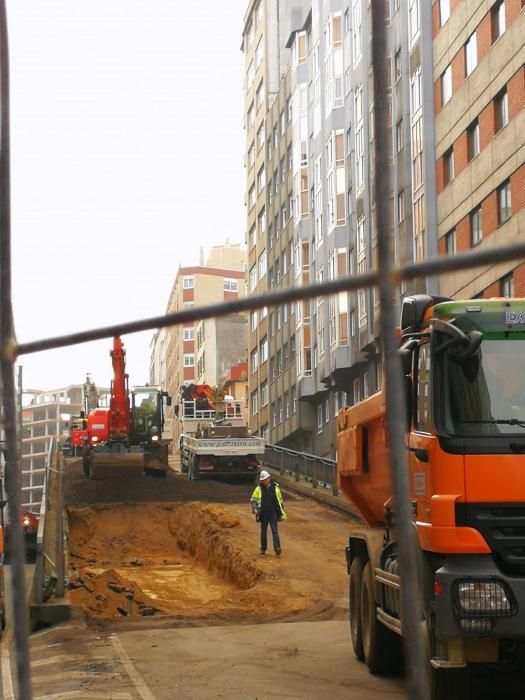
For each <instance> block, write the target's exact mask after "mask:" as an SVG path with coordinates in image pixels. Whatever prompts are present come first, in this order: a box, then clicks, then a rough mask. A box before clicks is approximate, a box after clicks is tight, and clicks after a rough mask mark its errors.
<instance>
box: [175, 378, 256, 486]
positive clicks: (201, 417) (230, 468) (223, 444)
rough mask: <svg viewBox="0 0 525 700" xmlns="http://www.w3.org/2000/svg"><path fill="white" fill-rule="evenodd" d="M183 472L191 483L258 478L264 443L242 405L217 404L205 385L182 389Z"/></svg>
mask: <svg viewBox="0 0 525 700" xmlns="http://www.w3.org/2000/svg"><path fill="white" fill-rule="evenodd" d="M177 408H178V409H179V410H178V411H177V413H178V416H179V419H180V442H179V447H180V462H181V470H182V471H183V472H185V473H187V474H188V478H189V479H192V480H193V479H200V478H202V477H204V476H218V477H226V476H242V477H250V476H255V474H257V472H258V469H259V456H260V455H263V454H264V440H263V439H262V438H260V437H254V436H252V434H251V432H250V430H249V428H248V426H247V425H246V424H245V419H244V416H243V411H242V406H241V402H240V401H236V400H235V399H233V397H228V398H227V400H225V401H221V402H218V401H216V400H215V399H214V396H213V391H212V389H211V387H209V386H208V385H206V384H200V385H195V384H191V385H187V386H184V387H182V391H181V403H180V407H177Z"/></svg>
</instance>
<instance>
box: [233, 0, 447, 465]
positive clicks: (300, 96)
mask: <svg viewBox="0 0 525 700" xmlns="http://www.w3.org/2000/svg"><path fill="white" fill-rule="evenodd" d="M259 7H260V5H257V4H255V3H251V4H250V8H251V9H252V11H253V12H256V11H257V9H258V8H259ZM250 8H249V9H250ZM416 9H417V12H415V10H416ZM262 12H265V13H266V20H265V21H264V22H262V25H263V27H264V28H268V27H272V26H273V24H274V22H272V18H271V15H270V13H271V12H272V6H271V4H269V3H267V4H266V5H263V10H262ZM280 13H281V14H280V16H279V17H280V18H282V16H283V15H284V14H286V13H287V14H288V17H289V29H290V31H289V33H288V34H287V35H286V39H285V45H284V48H281V52H282V55H281V57H280V59H279V61H278V62H277V64H278V65H279V66H280V70H281V74H280V79H279V90H278V91H277V92H276V93H275V95H273V94H272V95H268V96H267V99H268V105H267V108H266V114H265V115H264V121H265V123H266V128H265V138H266V148H265V149H262V147H261V149H260V151H259V150H258V149H256V150H255V152H254V153H255V156H256V155H257V154H258V153H260V154H261V156H260V157H261V158H262V157H263V156H264V157H265V170H266V172H264V170H263V168H262V163H259V162H257V161H256V160H255V157H252V156H251V153H252V151H251V148H252V145H251V144H252V132H251V131H250V125H252V127H253V128H254V129H255V134H257V133H258V129H260V128H261V127H259V126H258V125H259V123H260V124H261V125H262V124H263V115H261V116H260V117H259V116H257V119H259V120H260V121H255V122H254V123H253V124H252V121H251V120H250V118H249V110H250V108H251V105H252V100H251V92H250V90H251V89H252V88H251V87H250V86H251V84H252V83H251V81H250V78H249V70H250V65H251V53H250V51H249V49H248V50H246V48H245V65H246V70H247V79H246V93H245V94H246V109H247V113H246V135H247V139H246V164H247V241H248V249H249V271H250V272H249V289H250V291H252V292H256V291H263V290H265V289H271V288H274V287H280V288H283V287H288V286H299V285H305V284H309V283H312V282H322V281H325V280H329V279H335V278H337V277H340V276H345V275H347V274H355V273H357V272H359V273H361V272H366V271H368V270H370V269H372V268H373V266H374V264H375V259H376V255H377V251H376V248H377V236H378V232H377V230H376V227H375V212H374V203H373V196H372V193H373V177H374V160H373V155H372V154H373V149H374V134H373V94H372V68H371V56H370V45H369V44H370V42H369V41H368V40H367V37H369V35H370V14H369V3H368V2H366V1H365V0H346V1H345V0H340V1H337V0H332V2H330V3H324V2H319V1H318V0H315V1H314V2H308V3H294V2H289V3H286V2H284V3H281V5H280ZM427 15H428V16H427ZM263 16H264V15H263ZM253 17H254V16H253V15H250V14H249V13H248V15H247V18H246V24H245V33H244V36H243V47H246V45H247V43H248V44H249V42H247V33H248V32H249V31H250V28H251V24H250V20H252V21H253ZM385 23H386V25H387V36H388V42H389V52H390V55H389V62H388V69H389V70H388V74H389V76H390V85H389V92H388V95H387V99H388V102H389V106H390V110H389V113H390V115H391V118H390V123H389V127H390V129H389V131H390V134H391V140H392V147H391V152H390V155H391V157H390V166H389V167H390V169H391V173H390V175H391V181H392V192H391V196H390V210H391V226H390V228H389V230H388V231H385V232H382V235H387V236H389V237H390V238H391V239H392V246H393V249H394V250H395V255H396V259H397V261H398V262H407V261H409V260H413V259H414V257H416V258H418V259H422V258H424V257H426V256H428V255H432V254H435V253H436V252H437V236H436V218H437V215H436V206H435V197H433V196H432V192H433V191H434V188H435V158H434V148H433V126H432V118H433V115H434V108H433V90H432V81H431V80H429V77H428V76H430V75H432V50H431V40H432V33H431V8H430V6H428V8H426V9H425V8H422V11H421V13H420V12H419V3H418V2H416V1H415V0H414V1H412V0H410V1H409V2H408V3H393V4H391V3H390V2H386V1H385ZM279 26H282V24H279ZM425 32H426V44H425V41H424V40H423V35H424V33H425ZM280 36H282V32H281V33H280ZM427 46H429V47H430V48H426V47H427ZM394 54H395V59H394ZM261 134H262V130H261ZM261 138H262V137H261ZM394 142H395V147H394ZM255 143H256V144H257V139H255ZM424 143H425V144H428V145H429V148H427V149H424V148H423V144H424ZM413 173H416V175H415V176H414V177H413ZM260 184H263V185H264V188H263V187H259V185H260ZM428 193H430V195H429V194H428ZM261 211H264V217H263V219H262V222H261V219H260V218H259V213H260V212H261ZM260 222H261V224H262V225H259V223H260ZM263 226H265V227H266V232H264V227H263ZM261 260H262V261H263V263H264V264H263V265H262V266H261V265H260V261H261ZM261 267H262V270H263V271H264V274H262V275H261ZM421 288H434V290H435V291H437V283H436V281H435V280H427V281H423V282H421V283H419V284H418V285H404V286H403V287H402V288H401V289H400V290H399V294H400V295H403V294H406V293H409V292H412V291H414V290H417V289H421ZM378 301H379V300H378V298H377V295H376V294H375V291H374V290H362V291H360V292H358V293H352V294H346V293H341V294H339V295H337V296H334V297H331V298H328V299H323V298H319V299H316V300H315V301H313V302H312V301H305V302H302V303H299V304H294V305H291V306H290V305H288V306H284V307H282V308H280V309H270V310H269V312H268V313H266V312H265V311H263V313H262V314H259V317H258V316H257V314H255V313H254V314H252V316H251V320H250V340H249V350H250V363H249V375H250V379H249V381H250V396H251V408H252V427H253V429H254V431H256V432H258V433H259V434H261V435H264V436H265V437H266V438H267V439H268V440H269V441H270V442H273V443H280V444H285V445H287V446H289V447H293V448H295V449H299V450H305V451H309V452H312V453H315V454H318V455H321V456H330V457H334V456H335V421H334V420H333V418H334V416H335V415H336V413H337V411H338V410H339V408H340V407H341V406H343V405H346V404H347V403H353V402H354V401H356V400H359V399H362V398H364V397H366V396H368V395H369V394H370V393H372V392H373V391H375V390H376V389H377V388H378V387H379V386H380V383H381V356H380V352H381V351H380V344H379V338H378V334H379V329H378ZM261 316H262V318H261ZM267 347H268V348H269V354H268V361H269V364H268V366H267V367H264V366H263V364H264V362H263V360H262V358H265V357H266V353H267V351H266V348H267Z"/></svg>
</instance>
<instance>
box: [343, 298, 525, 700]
mask: <svg viewBox="0 0 525 700" xmlns="http://www.w3.org/2000/svg"><path fill="white" fill-rule="evenodd" d="M524 350H525V301H524V300H522V299H507V298H505V299H473V300H465V301H453V300H450V299H443V298H435V297H431V296H429V295H416V296H413V297H408V298H407V299H405V300H404V304H403V309H402V315H401V329H400V351H399V352H400V355H401V364H402V370H403V374H404V378H405V395H404V396H400V397H392V396H388V397H386V395H385V394H384V392H383V391H381V392H379V393H378V394H376V395H374V396H372V397H370V398H368V399H366V400H364V401H362V402H359V403H358V404H356V405H355V406H352V407H350V408H347V409H342V411H341V412H340V413H339V415H338V428H337V450H338V478H339V484H340V487H341V490H342V491H343V493H344V494H345V495H346V496H347V497H348V498H349V500H351V501H352V503H353V504H354V505H355V507H356V508H357V510H358V511H359V513H360V514H361V516H362V518H363V521H364V523H365V524H366V525H365V527H363V528H362V529H361V530H359V531H357V532H355V533H353V535H352V537H350V540H349V546H348V549H347V564H348V571H349V574H350V618H351V619H350V622H351V625H350V628H351V632H352V643H353V646H354V651H355V653H356V655H357V656H358V657H359V658H364V660H365V661H366V662H367V663H368V665H369V667H370V669H371V670H372V672H377V673H379V672H382V671H384V670H385V669H386V668H387V667H388V660H390V661H392V660H393V659H394V658H395V656H396V655H395V653H394V650H395V648H396V644H395V635H399V636H402V634H403V629H402V619H401V614H400V593H399V592H400V587H401V586H402V579H401V576H400V570H399V561H398V555H397V543H396V527H395V520H396V514H395V508H394V505H393V502H392V484H391V475H390V461H389V454H388V452H389V447H388V442H387V439H386V431H385V401H386V400H389V401H395V402H396V404H399V410H400V411H403V412H406V416H407V422H406V435H405V444H406V448H407V462H408V481H409V497H410V505H411V512H412V523H413V532H414V543H415V546H416V548H417V551H418V560H419V576H420V580H419V588H420V591H421V596H422V607H423V609H424V615H425V634H426V638H427V641H428V652H429V672H430V673H431V676H432V692H433V698H436V699H439V700H441V699H443V700H444V699H445V698H446V700H452V698H456V697H461V698H468V697H469V695H468V692H469V688H468V670H469V667H470V666H471V665H472V664H477V663H487V664H488V663H491V664H494V663H495V664H499V663H506V662H508V661H510V660H512V659H513V658H515V659H517V658H519V657H520V654H523V653H525V632H524V630H525V471H524V468H523V467H524V460H525V457H524V454H525V353H524ZM363 600H365V601H367V600H369V601H370V600H371V601H372V602H371V603H370V605H369V606H368V607H367V608H366V609H364V608H363ZM365 607H366V606H365ZM365 627H366V629H365ZM363 640H364V641H363ZM374 645H375V646H374ZM381 660H382V662H381Z"/></svg>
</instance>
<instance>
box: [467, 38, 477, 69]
mask: <svg viewBox="0 0 525 700" xmlns="http://www.w3.org/2000/svg"><path fill="white" fill-rule="evenodd" d="M477 65H478V42H477V39H476V32H474V33H473V34H471V35H470V36H469V38H468V40H467V43H466V44H465V76H469V75H470V74H471V73H472V71H473V70H474V68H475V67H476V66H477Z"/></svg>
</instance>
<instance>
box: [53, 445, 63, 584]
mask: <svg viewBox="0 0 525 700" xmlns="http://www.w3.org/2000/svg"><path fill="white" fill-rule="evenodd" d="M55 459H56V465H57V473H56V479H57V487H56V494H57V503H56V509H55V510H56V512H55V518H56V571H57V583H56V596H57V598H62V597H63V595H64V576H65V571H64V568H65V567H64V514H63V510H64V508H63V500H64V498H63V489H62V467H63V456H62V455H61V454H60V453H59V452H58V451H57V452H56V453H55Z"/></svg>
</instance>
